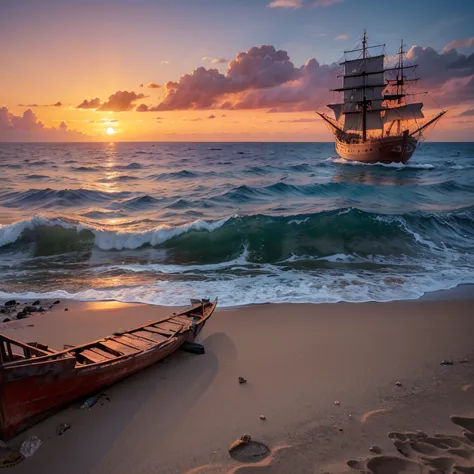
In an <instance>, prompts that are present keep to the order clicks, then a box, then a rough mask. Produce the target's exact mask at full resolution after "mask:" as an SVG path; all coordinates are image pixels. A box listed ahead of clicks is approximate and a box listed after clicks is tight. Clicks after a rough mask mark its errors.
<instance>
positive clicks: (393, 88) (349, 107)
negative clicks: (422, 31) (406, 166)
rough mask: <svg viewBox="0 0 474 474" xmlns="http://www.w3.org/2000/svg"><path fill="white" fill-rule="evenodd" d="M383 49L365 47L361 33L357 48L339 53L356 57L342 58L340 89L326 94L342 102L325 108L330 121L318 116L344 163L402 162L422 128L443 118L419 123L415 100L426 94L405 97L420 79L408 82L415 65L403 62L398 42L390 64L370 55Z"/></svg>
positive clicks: (420, 114)
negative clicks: (334, 94) (339, 97)
mask: <svg viewBox="0 0 474 474" xmlns="http://www.w3.org/2000/svg"><path fill="white" fill-rule="evenodd" d="M384 47H385V45H375V46H368V45H367V34H366V32H365V31H364V36H363V39H362V44H361V47H357V48H356V49H353V50H350V51H344V53H345V55H348V54H349V55H350V54H354V53H356V56H357V57H356V58H355V59H354V58H353V59H348V58H347V56H345V60H344V62H342V63H341V65H342V66H344V74H343V75H342V78H343V84H342V87H340V88H336V89H331V91H333V92H337V93H341V92H342V93H343V101H342V102H339V103H331V104H328V106H327V107H329V108H330V109H332V111H333V112H334V116H335V119H333V118H331V117H329V116H328V115H326V114H325V113H320V112H317V113H318V115H319V116H320V117H321V118H322V119H323V120H324V121H325V123H326V124H327V125H328V126H329V128H330V130H331V131H332V132H333V133H334V136H335V141H336V152H337V154H338V155H339V156H340V157H341V158H344V159H346V160H351V161H360V162H363V163H406V162H407V161H408V160H409V159H410V158H411V157H412V155H413V153H414V152H415V150H416V148H417V146H418V144H419V143H421V142H422V141H423V140H424V139H425V137H426V135H425V134H426V132H427V129H428V128H429V127H430V126H431V125H434V124H435V123H436V122H437V121H438V120H439V119H440V118H441V117H442V116H443V115H444V114H445V113H446V111H442V112H440V113H438V114H437V115H436V116H434V117H432V118H430V119H428V120H427V121H426V122H425V121H424V120H423V119H425V116H424V115H423V112H422V108H423V102H422V101H420V100H418V101H417V100H416V98H417V97H419V96H420V95H425V94H426V93H424V92H423V93H419V92H415V93H410V86H411V85H413V84H414V83H416V82H417V81H418V80H419V78H416V77H412V78H410V77H409V73H410V71H411V72H413V71H415V69H416V67H417V65H412V64H408V63H407V62H406V52H405V51H404V49H403V41H402V43H401V47H400V50H399V52H398V60H397V61H396V63H395V64H394V65H389V64H387V65H386V57H385V54H375V55H371V54H370V51H371V49H372V48H384ZM382 53H383V51H382ZM338 77H341V76H338ZM413 98H415V100H412V99H413ZM423 122H424V123H423Z"/></svg>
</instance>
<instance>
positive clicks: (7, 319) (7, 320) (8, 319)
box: [3, 318, 11, 323]
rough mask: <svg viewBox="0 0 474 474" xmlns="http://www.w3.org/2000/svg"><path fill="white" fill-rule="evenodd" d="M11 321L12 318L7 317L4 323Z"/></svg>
mask: <svg viewBox="0 0 474 474" xmlns="http://www.w3.org/2000/svg"><path fill="white" fill-rule="evenodd" d="M10 321H11V319H10V318H5V319H4V320H3V322H4V323H9V322H10Z"/></svg>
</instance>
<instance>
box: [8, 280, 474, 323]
mask: <svg viewBox="0 0 474 474" xmlns="http://www.w3.org/2000/svg"><path fill="white" fill-rule="evenodd" d="M50 293H51V292H48V293H34V292H28V294H29V295H30V296H29V297H28V298H25V297H24V294H20V295H19V296H18V297H12V296H10V297H9V298H7V299H6V298H0V306H2V305H3V304H4V303H5V302H6V301H8V300H15V301H17V302H18V303H20V304H28V303H29V302H30V301H31V300H38V299H39V300H43V301H44V300H46V301H47V303H48V306H50V305H51V304H52V303H53V301H54V300H59V301H62V302H68V305H69V306H73V305H76V304H83V303H91V304H93V303H97V304H99V303H116V304H119V305H143V306H151V307H155V308H169V310H170V312H171V313H172V312H173V311H172V310H173V308H176V309H180V308H183V309H184V308H185V307H186V305H170V306H165V305H154V304H150V303H144V302H140V301H119V300H116V299H103V300H92V299H74V298H67V297H66V298H62V297H60V296H54V297H51V296H49V295H50ZM53 293H54V292H53ZM45 295H47V296H46V297H45ZM470 299H474V283H460V284H458V285H456V286H454V287H451V288H446V289H441V290H433V291H430V292H426V293H424V294H423V295H421V296H419V297H417V298H411V299H394V300H388V301H361V302H354V301H336V302H281V303H280V302H265V303H252V304H244V305H239V306H223V307H219V305H218V307H219V310H220V311H226V310H229V311H235V310H238V309H243V308H254V307H255V308H258V307H264V306H268V305H276V306H280V305H314V306H319V305H334V304H336V305H338V304H354V305H361V304H386V303H396V302H417V301H456V300H461V301H466V300H470ZM47 311H48V310H45V312H47ZM33 314H34V313H33ZM5 317H7V316H5ZM3 319H4V318H3V317H2V315H0V324H1V323H2V321H3ZM13 320H14V319H13Z"/></svg>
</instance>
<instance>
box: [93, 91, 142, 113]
mask: <svg viewBox="0 0 474 474" xmlns="http://www.w3.org/2000/svg"><path fill="white" fill-rule="evenodd" d="M144 97H145V95H144V94H136V93H135V92H133V91H132V92H128V91H117V92H116V93H115V94H112V95H111V96H109V99H108V100H107V101H106V102H104V103H103V104H102V105H101V106H100V107H99V108H98V109H97V110H100V111H104V112H125V111H126V110H131V109H133V107H134V104H133V102H135V101H136V100H139V99H143V98H144Z"/></svg>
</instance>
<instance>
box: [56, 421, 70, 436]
mask: <svg viewBox="0 0 474 474" xmlns="http://www.w3.org/2000/svg"><path fill="white" fill-rule="evenodd" d="M69 428H71V423H61V424H60V425H58V426H57V427H56V434H57V435H58V436H61V435H62V434H64V433H65V432H66V431H67V430H68V429H69Z"/></svg>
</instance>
